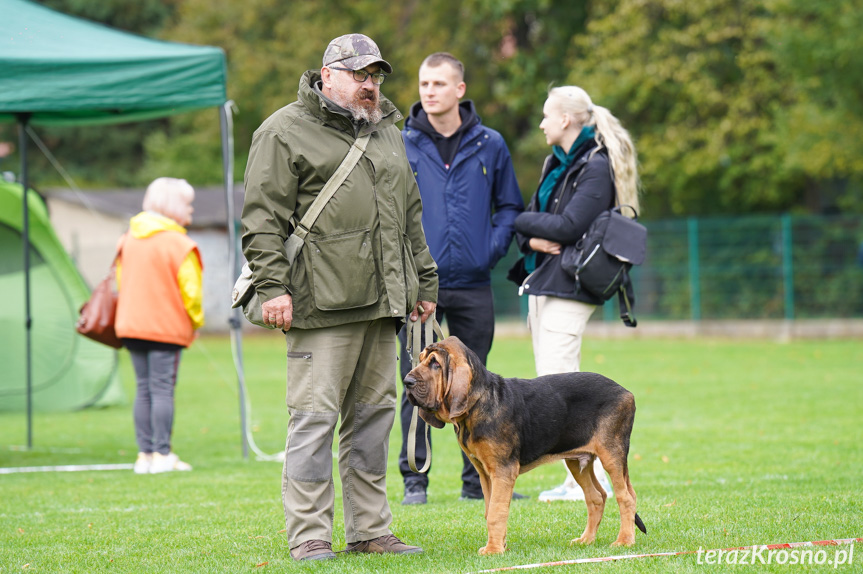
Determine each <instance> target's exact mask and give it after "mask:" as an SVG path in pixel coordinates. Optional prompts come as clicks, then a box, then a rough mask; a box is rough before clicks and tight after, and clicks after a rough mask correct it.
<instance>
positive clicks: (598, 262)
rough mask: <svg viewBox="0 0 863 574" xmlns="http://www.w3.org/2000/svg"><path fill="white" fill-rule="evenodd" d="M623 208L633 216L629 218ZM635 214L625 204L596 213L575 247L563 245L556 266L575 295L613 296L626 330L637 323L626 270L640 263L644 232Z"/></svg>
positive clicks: (644, 238)
mask: <svg viewBox="0 0 863 574" xmlns="http://www.w3.org/2000/svg"><path fill="white" fill-rule="evenodd" d="M623 207H626V208H629V209H631V210H632V212H633V213H635V218H633V219H630V218H628V217H626V216H624V215H622V213H621V209H622V208H623ZM637 217H638V213H637V212H636V211H635V209H634V208H633V207H631V206H629V205H624V206H621V207H614V208H612V209H609V210H607V211H603V212H602V213H600V214H599V215H598V216H597V217H596V219H595V220H594V221H593V223H591V224H590V227H589V228H588V229H587V231H586V232H585V233H584V235H583V236H582V238H581V239H580V240H579V241H578V243H576V244H575V245H567V246H566V247H564V249H563V253H561V256H560V266H561V267H562V268H563V270H564V271H566V272H567V273H569V274H570V275H572V276H573V277H574V278H575V292H576V293H578V292H580V291H581V290H584V291H586V292H588V293H590V294H591V295H593V296H594V297H598V298H599V299H602V300H603V301H607V300H609V299H611V298H612V297H614V295H615V294H617V296H618V299H619V300H620V318H621V319H622V320H623V322H624V324H626V326H627V327H635V326H636V325H637V324H638V321H636V319H635V316H634V315H633V312H632V308H633V306H634V305H635V293H634V291H633V288H632V280H631V279H630V277H629V270H630V269H631V268H632V266H633V265H641V264H642V263H644V256H645V253H646V252H647V229H646V228H645V227H644V226H643V225H642V224H640V223H638V222H637V221H636V218H637Z"/></svg>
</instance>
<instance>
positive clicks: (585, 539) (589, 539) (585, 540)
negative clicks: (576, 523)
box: [569, 534, 596, 546]
mask: <svg viewBox="0 0 863 574" xmlns="http://www.w3.org/2000/svg"><path fill="white" fill-rule="evenodd" d="M594 540H596V536H588V535H587V534H582V535H581V536H579V537H578V538H573V539H572V540H570V541H569V545H570V546H572V545H573V544H581V545H583V546H587V545H588V544H593V541H594Z"/></svg>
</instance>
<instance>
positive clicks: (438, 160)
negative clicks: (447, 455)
mask: <svg viewBox="0 0 863 574" xmlns="http://www.w3.org/2000/svg"><path fill="white" fill-rule="evenodd" d="M465 91H466V85H465V82H464V65H463V64H462V63H461V62H460V61H459V60H457V59H456V58H455V57H454V56H452V55H451V54H448V53H445V52H438V53H435V54H432V55H430V56H428V57H427V58H426V59H425V60H424V61H423V63H422V65H421V66H420V71H419V93H420V101H419V102H417V103H416V104H414V105H413V106H412V107H411V111H410V115H409V117H408V119H407V120H406V122H405V128H404V130H402V136H403V137H404V141H405V148H406V149H407V155H408V160H409V161H410V164H411V167H412V168H413V171H414V176H415V177H416V180H417V184H419V189H420V195H421V196H422V202H423V216H422V222H423V229H424V230H425V235H426V241H427V242H428V246H429V249H430V251H431V254H432V257H433V258H434V260H435V262H436V263H437V265H438V276H439V278H440V287H439V289H438V305H437V311H436V314H437V319H438V321H439V322H441V321H444V320H445V321H446V323H447V327H448V329H449V333H450V335H455V336H457V337H458V338H459V339H461V340H462V342H464V344H465V345H467V346H468V347H469V348H470V349H471V350H472V351H473V352H475V353H476V354H477V356H479V358H480V359H481V360H482V362H483V364H485V362H486V358H487V356H488V352H489V349H491V342H492V338H493V337H494V302H493V300H492V291H491V268H492V267H494V265H495V264H496V263H497V262H498V261H499V260H500V258H501V257H503V256H504V255H506V252H507V250H508V249H509V244H510V241H511V240H512V238H513V234H514V228H513V222H514V221H515V218H516V216H518V214H519V213H521V212H522V211H523V210H524V202H523V200H522V197H521V192H520V191H519V188H518V182H517V181H516V179H515V172H514V171H513V168H512V158H511V157H510V155H509V149H508V148H507V146H506V143H505V142H504V141H503V138H502V137H501V135H500V134H499V133H498V132H496V131H494V130H492V129H490V128H487V127H485V126H483V125H482V124H481V123H480V119H479V116H477V114H476V110H475V109H474V105H473V102H471V101H470V100H465V101H463V102H462V101H460V100H461V98H462V97H463V96H464V94H465ZM399 338H400V340H401V343H402V360H401V374H402V379H404V377H405V375H407V373H408V371H409V370H410V359H409V358H408V357H407V354H406V353H405V351H404V346H405V334H404V331H402V333H401V335H400V336H399ZM417 352H418V351H417ZM412 410H413V407H412V406H411V405H410V404H409V403H408V402H407V400H406V399H405V398H404V397H402V406H401V419H402V450H401V455H400V457H399V469H400V470H401V473H402V476H403V478H404V483H405V498H404V500H403V501H402V504H425V503H426V487H427V486H428V476H427V475H426V474H418V473H415V472H412V471H411V470H410V467H409V465H408V461H407V441H408V440H415V437H408V436H407V435H408V429H409V428H410V419H411V413H412ZM424 425H425V423H423V422H422V420H419V425H418V426H419V428H418V429H417V436H419V437H420V439H421V440H420V441H418V444H417V445H416V446H417V448H416V459H417V460H416V463H417V465H418V468H419V465H422V464H423V463H424V462H425V458H426V453H425V442H424V441H423V440H422V438H421V437H422V436H423V435H424V433H425V426H424ZM462 457H463V458H464V468H463V470H462V492H461V498H462V499H481V498H482V487H481V486H480V482H479V475H478V474H477V472H476V469H475V468H474V467H473V464H471V462H470V461H469V460H468V458H467V457H466V456H464V454H462ZM521 497H522V495H519V494H516V495H514V498H521Z"/></svg>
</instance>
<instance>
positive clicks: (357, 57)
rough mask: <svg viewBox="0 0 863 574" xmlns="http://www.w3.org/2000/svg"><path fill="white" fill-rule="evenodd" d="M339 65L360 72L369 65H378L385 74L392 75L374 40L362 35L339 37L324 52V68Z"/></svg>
mask: <svg viewBox="0 0 863 574" xmlns="http://www.w3.org/2000/svg"><path fill="white" fill-rule="evenodd" d="M331 64H341V65H342V66H344V67H345V68H350V69H351V70H360V69H362V68H365V67H366V66H368V65H370V64H380V65H381V68H382V69H383V71H384V72H386V73H387V74H392V73H393V67H392V66H390V63H389V62H387V61H386V60H384V59H383V58H381V51H380V50H379V49H378V45H377V44H375V42H374V40H372V39H371V38H369V37H368V36H364V35H363V34H345V35H344V36H339V37H338V38H336V39H335V40H333V41H332V42H330V45H329V46H327V51H326V52H324V66H329V65H331Z"/></svg>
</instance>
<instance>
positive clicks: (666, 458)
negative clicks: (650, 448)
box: [662, 455, 670, 462]
mask: <svg viewBox="0 0 863 574" xmlns="http://www.w3.org/2000/svg"><path fill="white" fill-rule="evenodd" d="M669 460H670V459H669V458H668V457H667V456H665V455H662V462H668V461H669Z"/></svg>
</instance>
